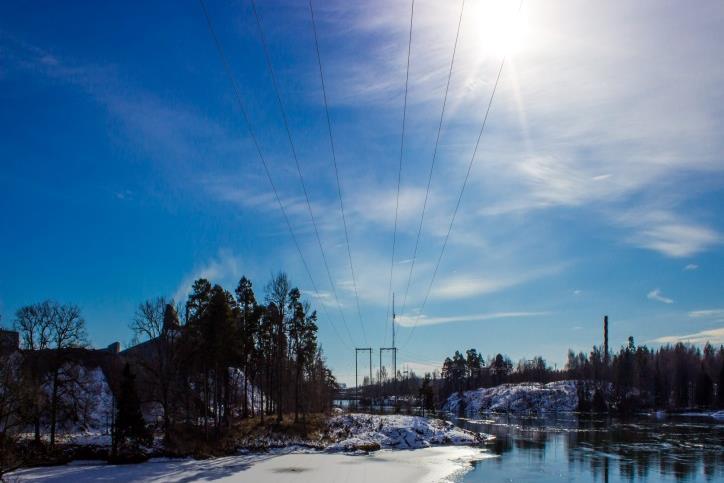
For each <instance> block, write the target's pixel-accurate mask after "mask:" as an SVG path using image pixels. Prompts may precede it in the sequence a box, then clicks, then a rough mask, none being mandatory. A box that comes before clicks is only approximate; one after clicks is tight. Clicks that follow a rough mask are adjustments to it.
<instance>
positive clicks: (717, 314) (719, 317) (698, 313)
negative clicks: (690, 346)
mask: <svg viewBox="0 0 724 483" xmlns="http://www.w3.org/2000/svg"><path fill="white" fill-rule="evenodd" d="M689 317H691V318H692V319H709V320H710V321H713V322H724V309H705V310H692V311H691V312H689Z"/></svg>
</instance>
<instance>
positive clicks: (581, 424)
mask: <svg viewBox="0 0 724 483" xmlns="http://www.w3.org/2000/svg"><path fill="white" fill-rule="evenodd" d="M455 422H456V423H457V424H458V425H460V426H462V427H465V428H467V429H471V430H474V431H479V432H484V433H489V434H493V435H495V436H496V439H495V440H494V441H493V442H491V443H490V444H489V445H488V447H487V451H488V452H490V453H492V454H494V455H496V457H495V458H486V459H482V460H479V461H476V462H474V463H473V469H472V471H469V472H467V473H466V474H465V475H464V476H462V477H461V481H462V482H466V483H472V482H483V481H486V482H487V481H536V482H548V481H551V482H552V481H601V482H620V481H627V482H630V481H677V482H694V481H722V480H724V422H722V421H717V420H715V419H713V418H710V417H691V416H689V417H685V416H668V417H665V418H657V417H655V416H654V415H639V416H636V417H632V418H628V419H618V418H610V417H604V416H594V417H590V416H581V417H578V416H576V415H574V414H560V415H550V416H546V417H513V416H490V417H485V419H480V420H471V419H460V420H455Z"/></svg>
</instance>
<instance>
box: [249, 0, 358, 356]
mask: <svg viewBox="0 0 724 483" xmlns="http://www.w3.org/2000/svg"><path fill="white" fill-rule="evenodd" d="M251 9H252V11H253V12H254V18H255V19H256V26H257V28H258V29H259V36H260V38H261V44H262V48H263V50H264V58H265V60H266V65H267V69H268V70H269V74H270V76H271V80H272V86H273V88H274V93H275V94H276V98H277V101H278V103H279V110H280V111H281V114H282V120H283V122H284V129H285V131H286V133H287V139H288V140H289V146H290V147H291V150H292V157H293V158H294V164H295V166H296V168H297V174H298V175H299V181H300V183H301V186H302V191H303V192H304V199H305V200H306V203H307V209H308V211H309V217H310V218H311V219H312V227H313V228H314V235H315V237H316V239H317V244H318V245H319V251H320V252H321V253H322V261H323V263H324V268H325V270H326V272H327V278H328V279H329V284H330V286H331V288H332V295H333V296H334V300H335V302H336V303H337V306H338V307H339V314H340V317H341V318H342V321H343V322H344V326H345V327H347V332H348V333H349V327H348V325H347V320H346V319H345V317H344V311H343V310H342V304H340V302H339V298H338V296H337V287H336V286H335V284H334V280H333V278H332V272H331V271H330V269H329V263H328V262H327V255H326V254H325V252H324V246H323V245H322V239H321V237H320V236H319V228H318V227H317V220H316V218H315V216H314V211H313V210H312V203H311V202H310V201H309V193H308V192H307V185H306V183H305V182H304V176H303V175H302V168H301V166H300V164H299V158H298V157H297V150H296V148H295V146H294V140H293V138H292V132H291V129H290V128H289V119H288V118H287V113H286V110H285V109H284V103H283V102H282V98H281V94H280V93H279V85H278V83H277V77H276V74H275V72H274V66H273V65H272V62H271V56H270V55H269V48H268V46H267V42H266V36H265V35H264V29H263V28H262V25H261V19H260V18H259V14H258V12H257V10H256V2H255V1H254V0H251ZM360 326H361V327H362V335H363V336H364V340H365V343H367V335H366V334H365V329H364V324H363V323H362V319H361V316H360ZM348 335H349V337H350V339H352V334H351V333H349V334H348ZM353 343H354V342H353Z"/></svg>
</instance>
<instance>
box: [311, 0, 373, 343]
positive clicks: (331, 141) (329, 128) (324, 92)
mask: <svg viewBox="0 0 724 483" xmlns="http://www.w3.org/2000/svg"><path fill="white" fill-rule="evenodd" d="M309 12H310V13H311V15H312V30H313V31H314V47H315V50H316V52H317V64H318V65H319V79H320V80H321V81H322V97H323V98H324V112H325V114H326V118H327V131H328V132H329V145H330V147H331V150H332V165H333V166H334V176H335V178H336V180H337V194H338V195H339V211H340V212H341V213H342V225H343V226H344V238H345V241H346V242H347V257H348V258H349V270H350V272H351V273H352V288H354V299H355V302H356V303H357V316H358V317H359V321H360V325H361V326H362V333H363V334H364V335H365V343H366V342H367V336H366V334H365V333H364V323H363V322H362V310H361V309H360V305H359V294H358V293H357V277H356V275H355V272H354V264H353V263H352V248H351V244H350V243H349V230H348V229H347V217H346V216H345V214H344V202H343V201H342V183H341V182H340V176H339V169H338V168H337V153H336V151H335V149H334V137H333V136H332V121H331V119H330V116H329V106H328V103H327V88H326V86H325V84H324V73H323V71H322V56H321V54H320V53H319V39H318V38H317V24H316V22H315V20H314V8H313V7H312V0H309Z"/></svg>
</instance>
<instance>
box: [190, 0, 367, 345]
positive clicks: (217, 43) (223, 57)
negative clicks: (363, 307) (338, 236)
mask: <svg viewBox="0 0 724 483" xmlns="http://www.w3.org/2000/svg"><path fill="white" fill-rule="evenodd" d="M199 4H200V5H201V9H202V10H203V12H204V17H205V18H206V25H207V27H208V29H209V33H210V34H211V37H212V39H213V41H214V46H215V47H216V50H217V52H218V54H219V57H220V58H221V63H222V64H223V67H224V71H225V72H226V75H227V77H228V78H229V81H230V83H231V86H232V90H233V91H234V96H235V98H236V102H237V104H238V105H239V109H240V110H241V113H242V116H243V118H244V123H245V124H246V128H247V130H248V132H249V137H251V139H252V142H253V143H254V147H255V148H256V152H257V155H258V156H259V160H260V161H261V164H262V166H263V167H264V172H265V173H266V177H267V179H268V180H269V184H270V185H271V188H272V191H273V192H274V198H275V199H276V201H277V204H278V205H279V210H280V211H281V212H282V216H283V218H284V221H285V222H286V225H287V228H288V229H289V234H290V235H291V237H292V240H293V242H294V246H295V247H296V249H297V252H298V253H299V257H300V259H301V260H302V264H303V265H304V270H305V271H306V272H307V276H308V277H309V281H310V282H311V284H312V288H313V289H314V292H315V293H317V294H318V293H319V290H318V289H317V284H316V283H315V282H314V277H312V272H311V271H310V270H309V265H308V264H307V260H306V259H305V258H304V254H303V253H302V249H301V247H300V246H299V241H298V240H297V236H296V235H295V234H294V230H293V229H292V224H291V222H290V221H289V216H288V215H287V211H286V210H285V209H284V204H283V203H282V200H281V198H280V197H279V192H278V191H277V188H276V185H275V184H274V180H273V179H272V177H271V173H270V171H269V165H268V164H267V162H266V159H265V158H264V154H263V153H262V151H261V146H260V145H259V140H258V139H257V137H256V133H255V132H254V129H253V127H252V125H251V121H250V119H249V116H248V114H247V112H246V108H245V107H244V102H243V101H242V99H241V93H240V92H239V86H238V84H237V82H236V77H234V74H233V71H232V70H231V65H230V64H229V61H228V59H227V57H226V53H225V52H224V49H223V47H222V46H221V42H220V41H219V38H218V36H217V35H216V30H214V25H213V23H212V21H211V16H210V15H209V12H208V9H207V8H206V3H205V2H204V0H199ZM321 307H322V310H323V311H324V312H325V315H326V316H327V319H328V320H329V324H330V326H331V327H332V329H333V330H334V333H335V335H336V336H337V338H339V340H340V342H342V344H343V345H345V346H347V347H349V346H348V345H347V343H346V342H344V340H343V339H342V337H341V336H340V334H339V332H338V331H337V327H336V326H335V325H334V321H333V319H332V318H331V317H329V313H328V312H327V309H326V307H325V305H324V303H322V304H321ZM343 321H344V320H343ZM345 328H346V329H347V333H348V335H349V336H350V340H351V339H352V336H351V334H350V333H349V328H348V327H347V325H346V323H345ZM352 343H353V344H354V341H352Z"/></svg>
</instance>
